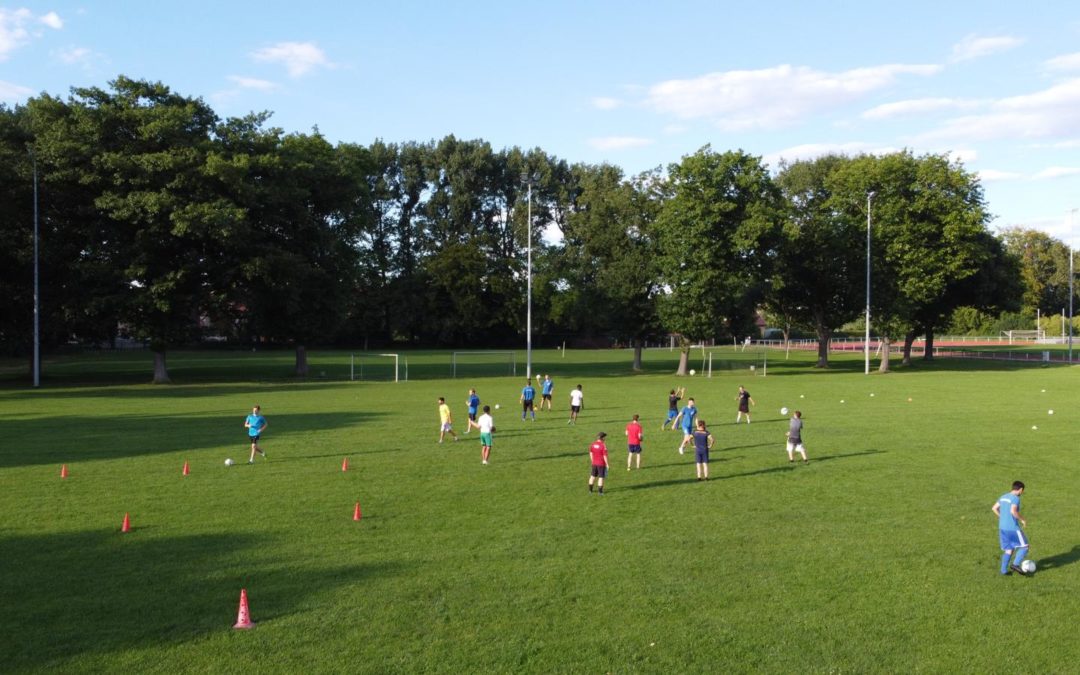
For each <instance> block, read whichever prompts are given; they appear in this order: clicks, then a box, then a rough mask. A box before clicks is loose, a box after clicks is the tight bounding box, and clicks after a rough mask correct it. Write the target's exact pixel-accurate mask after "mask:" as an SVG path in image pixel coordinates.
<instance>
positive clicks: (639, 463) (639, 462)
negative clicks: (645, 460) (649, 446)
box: [637, 452, 641, 469]
mask: <svg viewBox="0 0 1080 675" xmlns="http://www.w3.org/2000/svg"><path fill="white" fill-rule="evenodd" d="M637 468H639V469H640V468H641V453H640V452H639V453H637Z"/></svg>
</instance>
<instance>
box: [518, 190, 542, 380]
mask: <svg viewBox="0 0 1080 675" xmlns="http://www.w3.org/2000/svg"><path fill="white" fill-rule="evenodd" d="M539 178H540V176H539V175H538V174H535V173H532V174H528V173H523V174H521V182H523V183H525V185H527V186H528V189H529V192H528V197H527V202H528V207H527V208H528V213H527V218H526V222H525V229H526V230H527V232H528V253H527V256H528V257H527V262H526V273H525V276H526V289H527V290H526V292H525V293H526V295H525V378H526V379H527V380H529V381H530V382H531V381H532V189H533V183H535V182H536V181H537V180H538V179H539Z"/></svg>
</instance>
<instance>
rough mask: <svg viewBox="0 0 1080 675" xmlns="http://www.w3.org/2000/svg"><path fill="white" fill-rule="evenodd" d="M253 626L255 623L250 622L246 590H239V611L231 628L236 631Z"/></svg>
mask: <svg viewBox="0 0 1080 675" xmlns="http://www.w3.org/2000/svg"><path fill="white" fill-rule="evenodd" d="M254 626H255V622H254V621H252V620H251V612H249V611H248V601H247V589H245V588H241V589H240V611H238V612H237V613H236V623H235V624H233V628H235V629H237V630H247V629H248V628H252V627H254Z"/></svg>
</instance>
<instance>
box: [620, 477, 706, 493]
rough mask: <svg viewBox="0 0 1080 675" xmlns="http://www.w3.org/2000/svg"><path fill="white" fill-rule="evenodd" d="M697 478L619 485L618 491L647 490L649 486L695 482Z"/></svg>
mask: <svg viewBox="0 0 1080 675" xmlns="http://www.w3.org/2000/svg"><path fill="white" fill-rule="evenodd" d="M697 482H698V479H697V478H694V477H689V478H671V479H668V480H654V481H651V482H648V483H635V484H633V485H625V486H624V485H620V486H619V491H620V492H621V491H623V490H647V489H649V488H658V487H669V486H671V485H682V484H684V483H697Z"/></svg>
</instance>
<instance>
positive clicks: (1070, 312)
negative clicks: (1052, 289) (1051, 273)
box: [1069, 209, 1077, 363]
mask: <svg viewBox="0 0 1080 675" xmlns="http://www.w3.org/2000/svg"><path fill="white" fill-rule="evenodd" d="M1076 212H1077V209H1071V210H1070V211H1069V236H1070V237H1072V233H1073V220H1074V218H1075V216H1076ZM1072 345H1073V247H1072V243H1070V244H1069V363H1072V362H1073V357H1072V352H1073V349H1072Z"/></svg>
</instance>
